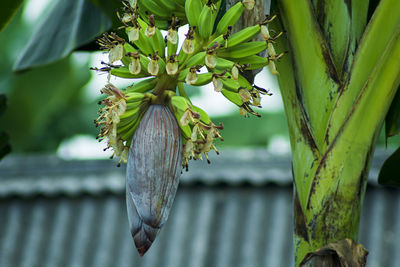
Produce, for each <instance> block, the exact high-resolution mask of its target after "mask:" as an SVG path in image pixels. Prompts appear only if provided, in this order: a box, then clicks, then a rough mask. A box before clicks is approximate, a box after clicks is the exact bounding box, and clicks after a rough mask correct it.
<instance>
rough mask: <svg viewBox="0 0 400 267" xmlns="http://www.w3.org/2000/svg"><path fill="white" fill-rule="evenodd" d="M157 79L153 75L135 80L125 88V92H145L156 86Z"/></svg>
mask: <svg viewBox="0 0 400 267" xmlns="http://www.w3.org/2000/svg"><path fill="white" fill-rule="evenodd" d="M157 82H158V80H157V78H155V77H151V78H148V79H146V80H143V81H140V82H137V83H135V84H133V85H131V86H128V87H127V88H126V89H125V92H126V93H127V94H129V93H130V92H138V93H145V92H148V91H150V90H152V89H154V87H155V86H156V84H157Z"/></svg>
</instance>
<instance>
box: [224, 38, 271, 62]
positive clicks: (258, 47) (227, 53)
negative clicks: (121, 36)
mask: <svg viewBox="0 0 400 267" xmlns="http://www.w3.org/2000/svg"><path fill="white" fill-rule="evenodd" d="M266 48H267V43H266V42H264V41H258V42H249V43H244V44H239V45H237V46H235V47H228V48H225V49H219V50H218V51H217V55H218V56H219V57H224V58H235V59H236V58H244V57H248V56H252V55H256V54H258V53H260V52H262V51H264V50H265V49H266Z"/></svg>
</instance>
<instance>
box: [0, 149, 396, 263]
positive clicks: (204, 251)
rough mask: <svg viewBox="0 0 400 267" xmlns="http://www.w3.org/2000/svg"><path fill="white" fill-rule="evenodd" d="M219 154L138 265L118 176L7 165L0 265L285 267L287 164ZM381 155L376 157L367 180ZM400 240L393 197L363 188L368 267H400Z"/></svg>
mask: <svg viewBox="0 0 400 267" xmlns="http://www.w3.org/2000/svg"><path fill="white" fill-rule="evenodd" d="M246 151H247V152H246ZM235 153H239V154H235ZM227 154H228V155H227V156H225V157H221V158H219V159H218V158H217V159H215V160H214V161H213V164H212V167H213V169H208V170H207V169H205V167H204V166H206V167H207V165H196V164H192V166H191V171H190V172H189V173H185V174H184V176H183V178H182V183H181V186H180V188H179V190H178V194H177V197H176V199H175V203H174V205H173V208H172V212H171V214H170V218H169V220H168V221H167V223H166V225H165V226H164V228H163V229H162V231H161V232H160V236H159V237H158V238H157V239H156V242H155V243H154V244H153V246H152V247H151V248H150V250H149V251H148V253H147V254H146V255H145V256H144V257H143V258H140V257H139V256H138V253H137V252H136V250H135V248H134V244H133V240H132V238H131V236H130V233H129V228H128V224H127V216H126V210H125V200H124V194H123V190H124V189H123V188H124V182H123V180H124V174H123V169H122V168H121V169H118V168H116V167H115V163H113V162H110V161H63V160H60V159H57V158H54V157H49V156H44V157H36V158H35V157H32V158H30V157H28V158H8V159H7V160H6V161H3V162H2V163H1V164H0V266H1V267H53V266H57V267H58V266H60V267H64V266H65V267H67V266H68V267H69V266H73V267H91V266H93V267H108V266H112V267H114V266H116V267H125V266H126V267H128V266H129V267H132V266H135V267H158V266H159V267H214V266H215V267H236V266H237V267H248V266H250V267H253V266H254V267H261V266H263V267H264V266H267V267H269V266H271V267H275V266H278V267H279V266H283V267H285V266H293V256H292V255H293V246H292V242H293V241H292V233H293V231H292V207H291V206H292V189H291V177H290V175H291V171H290V163H289V158H288V157H274V156H271V155H268V154H265V152H262V151H253V152H251V151H250V150H245V151H243V150H242V151H239V152H233V151H232V152H230V153H227ZM385 156H386V155H383V154H382V156H381V157H376V158H375V161H374V162H373V165H372V167H371V168H372V175H371V177H372V179H374V178H376V177H373V176H374V175H376V174H374V171H375V172H377V170H378V169H379V165H380V164H382V161H383V159H384V157H385ZM240 157H242V158H240ZM207 168H208V167H207ZM248 170H250V171H248ZM232 177H233V178H232ZM371 181H373V180H371ZM232 185H234V186H232ZM399 236H400V194H399V190H395V189H390V188H383V187H379V186H376V183H375V182H373V183H370V185H369V187H368V189H367V194H366V199H365V205H364V210H363V213H362V218H361V227H360V242H361V243H362V244H364V245H365V246H366V248H367V249H368V250H369V252H370V255H369V260H368V265H367V266H368V267H381V266H382V267H390V266H394V267H397V266H400V253H398V251H400V242H398V237H399Z"/></svg>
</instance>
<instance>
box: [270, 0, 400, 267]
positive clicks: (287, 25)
mask: <svg viewBox="0 0 400 267" xmlns="http://www.w3.org/2000/svg"><path fill="white" fill-rule="evenodd" d="M368 7H369V1H364V0H353V1H344V0H343V1H327V0H320V1H309V0H298V1H291V0H280V1H277V8H278V10H277V12H278V13H279V16H280V22H276V23H275V25H274V28H275V29H279V28H283V29H285V31H286V36H287V38H282V39H280V40H278V41H277V43H276V47H278V49H279V50H281V51H283V50H288V51H289V54H288V55H287V56H285V57H283V58H282V59H281V60H280V62H279V63H278V65H277V67H278V70H279V73H280V75H279V77H278V80H279V84H280V88H281V92H282V98H283V102H284V107H285V112H286V115H287V120H288V125H289V131H290V141H291V150H292V168H293V178H294V219H295V226H294V228H295V229H294V230H295V231H294V246H295V262H296V266H303V265H304V266H306V264H307V266H321V265H320V264H321V262H324V264H326V265H324V266H342V265H334V264H339V262H335V260H338V259H335V258H334V257H332V256H326V257H325V258H324V256H321V255H322V254H321V253H319V252H320V251H319V252H318V253H315V255H317V254H318V257H319V259H317V260H316V259H315V258H314V260H309V259H311V258H313V253H314V252H316V251H317V250H318V249H320V248H322V247H324V246H331V247H333V246H332V245H331V244H333V243H334V242H337V241H340V240H345V239H346V240H348V239H350V240H352V241H354V242H357V238H358V228H359V221H360V212H361V208H362V204H363V199H364V194H365V189H366V182H367V176H368V170H369V165H370V161H371V157H372V154H373V152H374V148H375V143H376V139H377V135H378V133H379V131H380V129H381V126H382V124H383V121H384V119H385V116H386V114H387V112H388V109H389V107H390V104H391V103H392V100H393V98H394V96H395V94H396V91H397V88H398V86H399V83H400V1H398V0H381V1H380V3H379V5H378V6H377V8H376V9H375V11H374V14H373V15H372V17H371V18H370V20H369V21H367V18H368ZM339 246H340V245H339ZM339 250H340V249H339ZM336 252H337V251H336ZM353 252H354V253H353ZM353 252H352V253H351V254H350V255H351V256H350V257H348V258H345V259H342V258H340V257H339V258H340V259H339V260H340V262H342V263H343V262H347V263H349V262H357V264H358V265H354V266H364V265H365V261H366V253H365V251H363V250H361V249H359V250H354V251H353ZM338 254H340V253H338ZM346 266H347V265H346ZM349 266H353V265H349Z"/></svg>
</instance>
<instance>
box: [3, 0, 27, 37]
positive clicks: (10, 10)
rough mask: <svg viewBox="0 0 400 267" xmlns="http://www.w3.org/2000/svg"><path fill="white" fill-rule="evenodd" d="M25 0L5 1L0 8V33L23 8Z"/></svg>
mask: <svg viewBox="0 0 400 267" xmlns="http://www.w3.org/2000/svg"><path fill="white" fill-rule="evenodd" d="M23 2H24V1H23V0H3V1H2V3H1V8H0V31H2V30H3V29H4V28H5V27H6V26H7V24H8V22H9V21H10V20H11V19H12V18H13V17H14V15H15V13H17V11H18V9H19V8H20V7H21V5H22V3H23Z"/></svg>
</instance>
